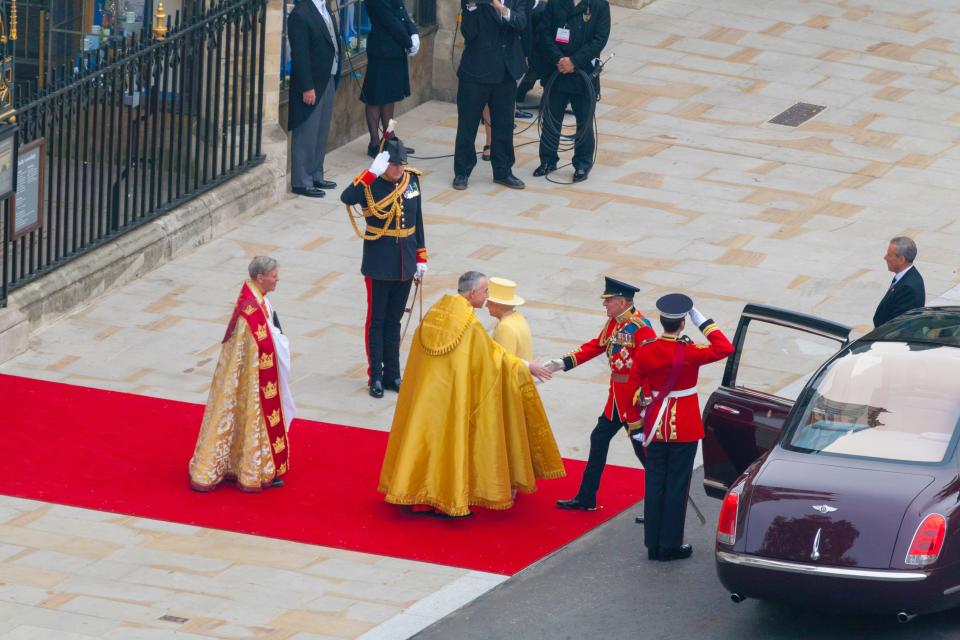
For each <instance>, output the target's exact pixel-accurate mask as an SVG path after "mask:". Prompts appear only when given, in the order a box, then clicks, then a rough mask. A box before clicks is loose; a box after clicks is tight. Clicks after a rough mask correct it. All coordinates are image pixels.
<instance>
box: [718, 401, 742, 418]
mask: <svg viewBox="0 0 960 640" xmlns="http://www.w3.org/2000/svg"><path fill="white" fill-rule="evenodd" d="M713 408H714V409H715V410H716V411H717V413H725V414H727V415H729V416H738V415H740V410H739V409H734V408H733V407H728V406H727V405H725V404H720V403H719V402H718V403H717V404H715V405H713Z"/></svg>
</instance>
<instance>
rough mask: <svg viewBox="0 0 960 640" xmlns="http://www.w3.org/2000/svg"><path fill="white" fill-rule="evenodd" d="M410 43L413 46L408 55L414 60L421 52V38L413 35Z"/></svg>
mask: <svg viewBox="0 0 960 640" xmlns="http://www.w3.org/2000/svg"><path fill="white" fill-rule="evenodd" d="M410 41H411V42H412V43H413V46H412V47H410V49H409V51H408V53H407V55H408V56H410V57H411V58H412V57H413V56H415V55H417V52H418V51H420V36H419V35H417V34H413V35H412V36H410Z"/></svg>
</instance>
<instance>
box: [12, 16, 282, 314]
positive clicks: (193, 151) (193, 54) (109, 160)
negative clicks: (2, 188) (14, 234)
mask: <svg viewBox="0 0 960 640" xmlns="http://www.w3.org/2000/svg"><path fill="white" fill-rule="evenodd" d="M196 5H198V6H197V10H196V12H195V13H194V15H193V16H192V17H191V19H190V20H189V22H187V21H184V23H183V24H181V17H180V15H179V14H177V15H175V16H174V17H173V19H172V20H171V21H170V24H169V25H168V28H169V31H168V34H167V37H166V38H165V39H163V40H157V39H155V38H153V37H152V36H150V35H149V34H146V33H145V34H144V35H143V37H142V38H132V39H125V40H119V41H113V42H108V43H105V44H104V46H103V47H101V48H100V49H99V50H98V51H95V52H91V53H88V54H84V55H82V56H78V59H77V60H78V63H77V68H75V69H72V70H70V71H67V70H66V69H61V70H59V71H57V72H55V73H54V74H53V78H52V79H51V82H50V83H49V84H48V85H47V86H46V87H45V88H41V89H39V90H37V91H35V92H34V93H33V95H29V96H17V100H16V105H17V120H18V126H19V130H18V132H17V135H18V144H19V146H20V147H21V148H22V147H24V145H27V144H29V143H31V142H33V141H36V140H40V139H43V140H44V159H45V179H44V180H43V182H44V184H43V187H42V193H41V194H40V200H41V202H42V208H43V221H42V225H41V226H40V227H39V228H37V229H35V230H34V231H31V232H29V233H26V234H25V235H23V236H21V237H19V238H16V239H12V238H11V236H10V234H9V232H8V230H9V229H10V228H11V226H12V224H13V217H12V213H13V212H12V210H11V202H10V200H9V199H8V200H6V201H5V202H4V203H3V209H2V216H0V218H2V220H0V262H2V275H0V305H2V304H4V303H5V300H6V294H7V291H8V290H12V289H15V288H17V287H19V286H22V285H23V284H26V283H27V282H30V281H31V280H33V279H35V278H37V277H39V276H41V275H43V274H45V273H48V272H50V271H52V270H54V269H56V268H58V267H60V266H62V265H63V264H65V263H67V262H69V261H70V260H72V259H74V258H76V257H78V256H80V255H83V254H84V253H86V252H88V251H90V250H91V249H94V248H96V247H98V246H100V245H102V244H104V243H106V242H109V241H111V240H112V239H114V238H116V237H117V236H119V235H121V234H123V233H125V232H127V231H130V230H131V229H134V228H136V227H138V226H139V225H141V224H143V223H145V222H147V221H149V220H152V219H154V218H156V217H157V216H159V215H160V214H162V213H164V212H166V211H168V210H170V209H172V208H174V207H176V206H178V205H180V204H182V203H184V202H186V201H187V200H189V199H191V198H194V197H196V196H197V195H199V194H201V193H203V192H205V191H207V190H209V189H211V188H212V187H214V186H216V185H218V184H221V183H223V182H224V181H226V180H229V179H230V178H231V177H233V176H235V175H237V174H238V173H240V172H242V171H244V170H246V169H248V168H250V167H251V166H254V165H256V164H259V163H260V162H262V161H263V153H262V151H261V134H262V121H263V79H264V49H265V33H266V29H265V26H266V0H200V1H198V2H197V3H196Z"/></svg>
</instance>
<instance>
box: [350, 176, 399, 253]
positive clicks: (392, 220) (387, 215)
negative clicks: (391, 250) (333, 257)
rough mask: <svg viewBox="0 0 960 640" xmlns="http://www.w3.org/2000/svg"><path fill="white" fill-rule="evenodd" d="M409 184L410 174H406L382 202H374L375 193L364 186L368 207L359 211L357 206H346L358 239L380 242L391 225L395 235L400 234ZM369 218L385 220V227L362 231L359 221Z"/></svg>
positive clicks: (368, 228) (369, 228) (367, 228)
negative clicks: (404, 194)
mask: <svg viewBox="0 0 960 640" xmlns="http://www.w3.org/2000/svg"><path fill="white" fill-rule="evenodd" d="M408 184H410V174H409V173H407V172H404V174H403V178H402V179H401V180H400V182H398V183H397V187H396V188H395V189H394V190H393V191H391V192H390V194H389V195H387V196H386V197H385V198H384V199H383V200H381V201H380V202H374V200H373V191H371V190H370V187H369V186H368V185H363V195H364V199H365V200H366V203H367V206H366V207H363V208H362V209H360V210H359V211H358V210H357V209H356V208H355V206H356V205H349V204H348V205H345V206H346V208H347V217H348V218H350V224H352V225H353V231H354V232H355V233H356V234H357V237H358V238H360V239H361V240H379V239H380V238H382V237H383V236H384V235H386V234H387V232H388V231H389V230H390V226H391V225H393V227H394V232H395V233H399V232H400V223H401V222H402V221H403V192H404V191H405V190H406V188H407V185H408ZM369 216H373V217H374V218H377V219H378V220H383V221H384V222H383V226H382V227H369V226H368V227H366V228H365V229H360V225H359V224H357V221H358V220H360V219H362V218H367V217H369Z"/></svg>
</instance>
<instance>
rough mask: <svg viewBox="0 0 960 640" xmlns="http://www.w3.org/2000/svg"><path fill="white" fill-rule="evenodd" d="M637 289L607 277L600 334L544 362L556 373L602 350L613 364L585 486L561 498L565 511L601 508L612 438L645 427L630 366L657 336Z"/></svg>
mask: <svg viewBox="0 0 960 640" xmlns="http://www.w3.org/2000/svg"><path fill="white" fill-rule="evenodd" d="M637 291H639V289H638V288H637V287H634V286H633V285H630V284H627V283H625V282H620V281H619V280H614V279H613V278H606V287H605V288H604V292H603V296H602V297H603V306H604V308H605V309H606V310H607V322H606V323H605V324H604V325H603V329H601V330H600V335H598V336H597V337H596V338H594V339H593V340H591V341H589V342H585V343H583V344H582V345H580V347H579V348H578V349H575V350H574V351H571V352H570V353H568V354H567V355H565V356H563V358H557V359H554V360H550V361H549V362H547V363H546V364H545V365H544V366H546V367H547V368H548V369H550V370H551V371H561V370H562V371H569V370H570V369H573V368H574V367H576V366H578V365H581V364H583V363H584V362H586V361H587V360H590V359H592V358H595V357H597V356H598V355H600V354H601V353H605V354H606V356H607V360H608V361H609V363H610V387H609V391H608V392H607V404H606V406H605V407H604V408H603V413H602V414H601V415H600V417H599V418H597V426H596V427H594V429H593V432H592V433H591V434H590V455H589V457H588V458H587V466H586V468H585V469H584V471H583V479H582V480H581V481H580V490H579V491H577V495H576V496H574V497H573V498H570V499H569V500H557V506H558V507H560V508H561V509H582V510H585V511H593V510H594V509H596V508H597V490H598V489H599V488H600V476H601V475H602V474H603V468H604V467H605V466H606V464H607V451H608V450H609V448H610V440H611V439H612V438H613V436H614V435H615V434H616V433H617V432H618V431H620V429H626V430H627V432H628V433H629V432H630V431H632V430H633V429H639V428H640V426H641V423H640V408H639V407H637V406H636V405H635V404H634V396H636V395H637V389H638V388H639V387H640V386H641V382H642V381H641V380H639V379H637V380H633V381H631V379H630V370H631V368H632V367H633V364H634V360H635V357H636V351H637V348H638V347H639V346H640V344H641V343H643V342H644V341H646V340H651V339H654V338H656V334H655V333H654V332H653V329H652V328H651V327H650V322H649V321H648V320H647V319H646V318H644V317H643V314H642V313H640V312H639V311H637V310H636V309H635V308H634V307H633V296H634V294H635V293H636V292H637ZM630 443H631V444H632V445H633V451H634V453H636V455H637V458H639V460H640V462H641V463H644V456H643V447H642V446H641V443H640V442H636V441H634V440H631V441H630Z"/></svg>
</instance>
